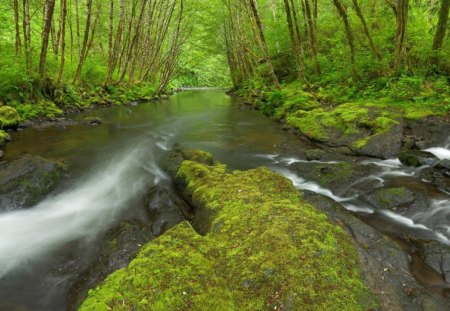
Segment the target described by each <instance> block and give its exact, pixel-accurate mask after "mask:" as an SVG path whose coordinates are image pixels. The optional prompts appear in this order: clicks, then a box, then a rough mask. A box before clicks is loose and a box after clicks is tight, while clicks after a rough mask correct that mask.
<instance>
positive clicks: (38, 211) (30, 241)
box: [0, 90, 450, 310]
mask: <svg viewBox="0 0 450 311" xmlns="http://www.w3.org/2000/svg"><path fill="white" fill-rule="evenodd" d="M86 114H88V115H90V116H99V117H101V118H102V119H103V121H104V123H103V124H102V125H100V126H98V127H89V126H82V125H71V126H60V127H52V128H46V129H27V130H25V131H23V132H17V133H14V134H13V142H12V143H10V144H9V145H8V146H7V150H6V155H5V156H6V158H5V159H4V160H7V161H8V160H14V159H16V158H18V157H20V156H21V155H23V154H27V153H29V154H32V155H40V156H43V157H46V158H49V159H53V160H59V161H65V162H66V163H67V164H68V168H69V169H68V173H69V176H68V177H67V178H66V180H65V181H64V182H63V183H62V185H61V186H60V187H58V189H56V190H55V191H53V192H52V193H51V194H50V195H49V196H47V198H45V199H44V200H43V201H41V202H40V203H39V204H37V205H36V206H34V207H33V208H30V209H26V210H21V211H13V212H8V213H3V214H0V301H1V302H3V306H8V308H9V309H11V310H64V309H65V307H66V299H67V297H66V296H67V292H68V289H69V287H70V285H71V284H70V281H69V280H70V276H71V275H73V274H76V273H77V272H80V271H82V270H83V269H84V268H86V266H88V265H89V262H91V260H92V258H93V256H95V255H94V254H95V248H96V247H97V243H98V236H99V235H101V234H102V233H104V232H105V231H106V230H108V229H109V228H111V227H112V226H113V225H114V224H117V223H118V222H120V221H121V220H123V219H127V218H129V217H130V215H132V214H134V213H136V210H137V208H136V207H137V206H139V204H141V203H142V202H141V198H142V196H143V195H144V194H145V192H146V190H147V189H149V188H150V187H151V186H153V185H157V184H164V185H166V186H168V185H170V180H169V178H168V176H167V175H166V174H165V173H164V172H163V171H162V169H161V163H162V161H164V159H165V158H166V156H167V155H168V153H169V152H170V150H171V149H172V148H173V146H174V145H175V144H177V143H179V144H182V145H183V146H186V147H189V148H198V149H204V150H207V151H209V152H212V153H213V154H214V157H215V158H216V159H217V160H219V161H221V162H224V163H226V164H228V165H229V166H230V167H231V168H233V169H250V168H255V167H258V166H263V165H264V166H268V167H270V168H272V169H274V170H276V171H278V172H280V173H282V174H283V175H285V176H286V177H287V178H289V179H291V180H292V182H293V183H294V185H295V186H296V187H297V188H299V189H304V190H310V191H313V192H316V193H320V194H323V195H325V196H328V197H330V198H332V199H333V200H335V201H337V202H339V203H340V204H342V205H343V206H344V207H345V208H346V209H348V210H349V211H352V212H356V213H359V214H360V215H361V216H362V217H366V218H368V219H369V220H370V219H376V220H377V221H376V222H374V224H375V226H376V224H380V223H381V224H382V225H381V226H384V225H383V224H387V223H388V224H389V227H390V228H393V229H391V230H393V231H396V232H413V233H414V234H416V235H418V236H422V237H426V238H429V239H434V240H436V241H439V242H441V243H444V244H450V242H449V238H450V227H449V225H448V224H449V223H450V221H449V218H450V196H449V195H448V194H446V193H443V192H441V191H438V190H436V189H434V188H432V187H431V186H430V189H431V190H430V192H429V198H428V200H429V202H430V206H431V208H430V209H429V210H428V211H426V212H421V213H417V214H414V215H410V214H405V213H403V214H402V213H396V212H394V211H391V210H379V209H376V208H375V207H373V206H371V205H370V204H368V203H365V202H363V201H362V200H360V199H359V198H358V195H359V194H360V193H363V192H365V191H367V189H368V188H374V187H379V186H382V185H384V184H385V183H401V184H403V185H405V184H408V183H414V182H415V183H422V181H420V178H419V177H418V172H419V170H418V169H412V168H407V167H404V166H402V165H401V164H400V162H399V161H398V160H396V159H393V160H386V161H381V160H371V159H361V160H359V164H360V165H375V166H376V167H378V171H377V173H376V174H371V175H369V176H364V177H363V178H361V179H359V180H358V181H356V182H354V183H353V184H351V185H349V186H348V187H347V189H346V190H345V191H341V192H340V193H333V191H332V190H331V189H325V188H323V187H321V186H319V184H317V183H315V182H312V181H309V180H306V179H305V178H304V177H303V176H300V175H299V174H298V173H297V172H296V171H295V170H294V169H293V167H294V166H295V165H298V164H299V163H300V164H301V163H304V164H306V165H308V163H309V162H308V161H306V160H305V159H304V157H303V156H302V155H303V154H304V151H305V150H307V149H310V148H313V146H311V145H310V144H309V143H306V142H302V141H300V140H299V139H298V138H297V137H295V136H294V135H293V134H290V133H288V132H286V131H283V130H282V129H281V127H280V126H279V125H278V124H276V123H274V122H272V121H270V120H269V119H268V118H266V117H264V116H262V115H261V114H260V113H259V112H256V111H247V110H244V111H240V109H239V105H236V102H235V99H233V98H231V97H228V96H226V95H225V94H224V91H223V90H196V91H194V90H191V91H184V92H182V93H179V94H176V95H175V96H173V97H171V98H170V99H168V100H164V101H160V102H153V103H144V104H140V105H138V106H126V107H115V108H108V109H98V110H93V111H90V112H88V113H86ZM83 117H84V115H78V116H76V118H78V119H82V118H83ZM428 151H430V152H432V153H434V154H435V155H436V156H438V157H439V158H442V159H449V158H450V149H449V144H448V142H443V145H442V146H436V147H435V148H431V149H429V150H428ZM339 161H340V160H336V161H334V160H333V161H327V162H324V163H326V164H330V165H333V164H335V163H338V162H339ZM311 162H314V163H319V161H311ZM368 222H369V223H370V221H368ZM0 306H2V305H1V304H0ZM3 308H6V307H3Z"/></svg>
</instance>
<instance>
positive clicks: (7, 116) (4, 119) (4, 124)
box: [0, 106, 20, 129]
mask: <svg viewBox="0 0 450 311" xmlns="http://www.w3.org/2000/svg"><path fill="white" fill-rule="evenodd" d="M19 122H20V118H19V114H18V113H17V111H16V109H14V108H12V107H9V106H2V107H0V129H7V128H13V127H17V126H18V125H19Z"/></svg>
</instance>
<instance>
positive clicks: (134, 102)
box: [128, 101, 139, 107]
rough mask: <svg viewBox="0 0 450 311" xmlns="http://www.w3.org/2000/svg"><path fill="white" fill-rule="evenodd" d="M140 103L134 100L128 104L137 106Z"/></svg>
mask: <svg viewBox="0 0 450 311" xmlns="http://www.w3.org/2000/svg"><path fill="white" fill-rule="evenodd" d="M138 104H139V103H138V102H137V101H132V102H130V103H128V106H132V107H135V106H137V105H138Z"/></svg>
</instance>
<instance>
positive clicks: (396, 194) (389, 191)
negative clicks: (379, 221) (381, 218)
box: [373, 187, 415, 210]
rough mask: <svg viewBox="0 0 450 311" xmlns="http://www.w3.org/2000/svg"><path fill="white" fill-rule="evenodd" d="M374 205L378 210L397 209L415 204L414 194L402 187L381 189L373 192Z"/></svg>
mask: <svg viewBox="0 0 450 311" xmlns="http://www.w3.org/2000/svg"><path fill="white" fill-rule="evenodd" d="M373 196H374V200H373V202H374V204H375V206H377V207H378V208H386V209H394V210H395V209H397V208H398V207H399V206H403V205H409V204H411V203H412V202H414V200H415V198H414V194H413V193H412V192H411V191H410V190H408V189H406V188H402V187H391V188H379V189H376V190H375V191H374V192H373Z"/></svg>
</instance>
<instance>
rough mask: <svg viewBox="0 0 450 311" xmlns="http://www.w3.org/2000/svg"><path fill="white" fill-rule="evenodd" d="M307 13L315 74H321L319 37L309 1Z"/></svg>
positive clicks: (306, 2) (306, 7)
mask: <svg viewBox="0 0 450 311" xmlns="http://www.w3.org/2000/svg"><path fill="white" fill-rule="evenodd" d="M305 13H306V18H307V21H308V26H309V27H308V28H309V40H310V44H311V54H312V57H313V60H314V72H315V73H316V74H320V65H319V59H318V57H317V54H318V44H317V36H316V27H315V26H314V21H313V16H312V15H313V14H312V12H311V5H310V3H309V0H305Z"/></svg>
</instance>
